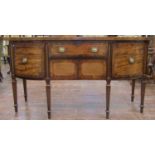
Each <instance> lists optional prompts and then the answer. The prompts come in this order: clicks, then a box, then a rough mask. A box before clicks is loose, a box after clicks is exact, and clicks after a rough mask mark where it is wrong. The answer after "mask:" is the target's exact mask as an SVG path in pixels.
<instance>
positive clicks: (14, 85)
mask: <svg viewBox="0 0 155 155" xmlns="http://www.w3.org/2000/svg"><path fill="white" fill-rule="evenodd" d="M12 89H13V99H14V108H15V112H18V103H17V81H16V79H15V78H14V79H12Z"/></svg>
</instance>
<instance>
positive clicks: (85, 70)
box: [9, 36, 149, 119]
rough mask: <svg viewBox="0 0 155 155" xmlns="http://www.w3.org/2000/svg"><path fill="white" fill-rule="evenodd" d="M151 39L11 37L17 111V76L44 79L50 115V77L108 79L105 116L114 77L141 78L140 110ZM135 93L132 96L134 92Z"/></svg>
mask: <svg viewBox="0 0 155 155" xmlns="http://www.w3.org/2000/svg"><path fill="white" fill-rule="evenodd" d="M148 44H149V40H148V39H146V38H143V37H101V36H96V37H82V36H53V37H50V38H48V37H47V38H11V39H10V45H9V51H10V52H9V53H10V57H11V73H12V86H13V96H14V107H15V112H18V104H17V80H16V78H17V77H18V78H22V79H23V85H24V93H25V101H27V86H26V80H45V81H46V93H47V109H48V118H49V119H50V118H51V86H50V81H51V80H83V79H86V80H106V81H107V84H106V118H107V119H108V118H109V112H110V89H111V85H110V83H111V81H112V80H135V79H140V80H141V103H140V111H141V112H143V108H144V94H145V75H146V74H147V65H146V64H147V54H148ZM132 97H133V96H132Z"/></svg>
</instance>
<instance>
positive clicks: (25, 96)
mask: <svg viewBox="0 0 155 155" xmlns="http://www.w3.org/2000/svg"><path fill="white" fill-rule="evenodd" d="M23 87H24V98H25V102H27V81H26V79H23Z"/></svg>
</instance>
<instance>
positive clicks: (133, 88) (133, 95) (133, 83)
mask: <svg viewBox="0 0 155 155" xmlns="http://www.w3.org/2000/svg"><path fill="white" fill-rule="evenodd" d="M135 81H136V80H135V79H134V80H132V92H131V102H134V98H135Z"/></svg>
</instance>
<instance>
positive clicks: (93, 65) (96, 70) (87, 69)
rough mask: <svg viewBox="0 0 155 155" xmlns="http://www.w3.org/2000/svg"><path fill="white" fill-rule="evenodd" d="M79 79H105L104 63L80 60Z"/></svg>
mask: <svg viewBox="0 0 155 155" xmlns="http://www.w3.org/2000/svg"><path fill="white" fill-rule="evenodd" d="M79 76H80V79H90V80H91V79H92V80H93V79H94V80H97V79H105V77H106V62H105V61H104V60H81V61H80V63H79Z"/></svg>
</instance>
